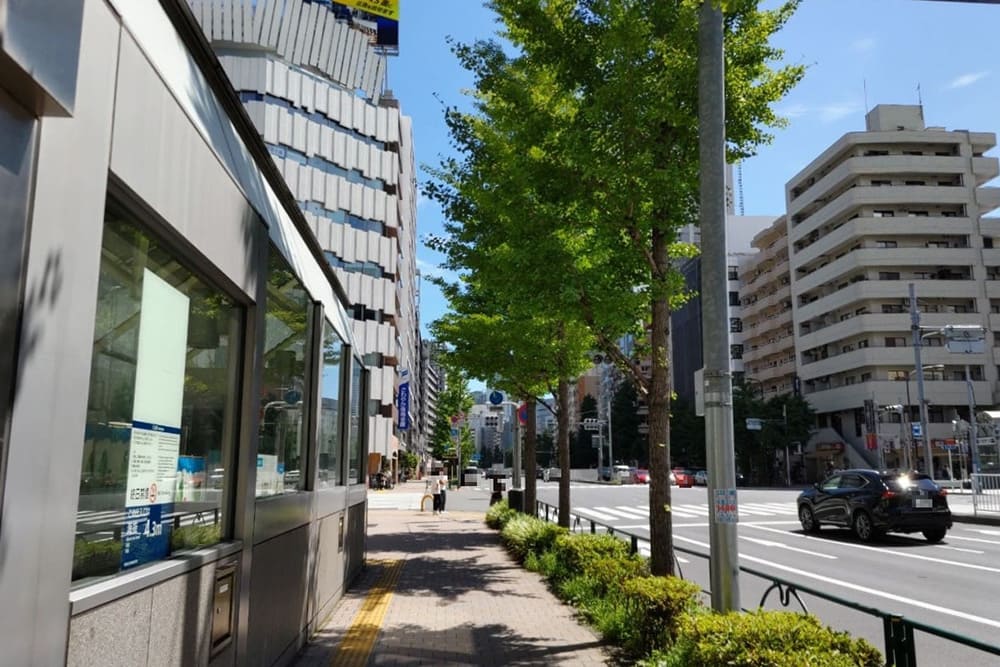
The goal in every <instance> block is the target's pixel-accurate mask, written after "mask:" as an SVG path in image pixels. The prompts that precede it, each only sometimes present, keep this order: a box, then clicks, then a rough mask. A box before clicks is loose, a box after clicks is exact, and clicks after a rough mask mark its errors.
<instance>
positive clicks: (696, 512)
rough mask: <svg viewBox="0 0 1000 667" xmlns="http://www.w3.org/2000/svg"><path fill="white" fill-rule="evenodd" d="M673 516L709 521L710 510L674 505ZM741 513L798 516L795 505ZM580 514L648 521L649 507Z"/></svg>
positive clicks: (743, 506) (744, 506) (757, 506)
mask: <svg viewBox="0 0 1000 667" xmlns="http://www.w3.org/2000/svg"><path fill="white" fill-rule="evenodd" d="M670 512H671V514H673V515H674V516H675V517H677V518H679V519H707V518H708V517H709V514H710V509H709V507H708V504H707V503H702V504H697V505H690V504H683V505H673V506H671V508H670ZM739 512H740V516H741V517H745V518H748V519H749V518H750V517H769V516H777V515H785V516H788V515H791V516H795V515H796V514H797V509H796V507H795V505H794V504H793V503H740V506H739ZM577 513H579V514H580V516H583V517H584V518H594V519H598V520H600V521H612V520H616V519H648V518H649V505H635V506H629V505H617V506H615V507H607V506H604V505H601V506H597V507H576V508H574V514H577Z"/></svg>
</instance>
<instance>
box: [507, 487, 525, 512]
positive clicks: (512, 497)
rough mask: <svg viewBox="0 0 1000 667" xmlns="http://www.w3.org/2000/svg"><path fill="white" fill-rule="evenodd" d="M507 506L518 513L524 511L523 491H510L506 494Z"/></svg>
mask: <svg viewBox="0 0 1000 667" xmlns="http://www.w3.org/2000/svg"><path fill="white" fill-rule="evenodd" d="M507 504H508V505H510V507H511V508H512V509H516V510H517V511H518V512H523V511H524V489H511V490H510V491H508V492H507Z"/></svg>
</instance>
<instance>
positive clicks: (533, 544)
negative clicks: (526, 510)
mask: <svg viewBox="0 0 1000 667" xmlns="http://www.w3.org/2000/svg"><path fill="white" fill-rule="evenodd" d="M563 535H566V529H565V528H561V527H559V526H557V525H556V524H554V523H549V522H548V521H543V520H542V519H539V518H538V517H534V516H529V515H527V514H521V513H520V512H518V513H517V515H516V516H514V517H512V518H510V519H509V520H508V521H507V523H506V525H505V526H504V527H503V529H502V530H501V531H500V539H501V540H502V541H503V543H504V545H505V546H506V547H507V550H508V551H510V552H511V554H513V555H514V557H515V558H517V559H518V560H519V561H522V562H523V561H524V559H525V558H526V557H527V556H528V554H529V553H534V554H540V553H544V552H546V551H548V550H549V549H551V548H552V545H553V544H554V543H555V541H556V539H557V538H559V537H560V536H563Z"/></svg>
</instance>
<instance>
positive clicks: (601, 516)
mask: <svg viewBox="0 0 1000 667" xmlns="http://www.w3.org/2000/svg"><path fill="white" fill-rule="evenodd" d="M576 511H577V512H579V513H580V514H591V515H593V516H594V518H595V519H600V520H601V521H612V520H614V519H617V518H619V517H616V516H611V515H610V514H605V513H603V512H598V511H597V510H592V509H590V508H589V507H578V508H577V510H576ZM584 518H587V517H584Z"/></svg>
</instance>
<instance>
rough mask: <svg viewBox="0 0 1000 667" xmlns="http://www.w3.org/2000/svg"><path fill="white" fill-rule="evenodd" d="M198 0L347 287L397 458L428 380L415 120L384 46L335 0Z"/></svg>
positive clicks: (389, 447)
mask: <svg viewBox="0 0 1000 667" xmlns="http://www.w3.org/2000/svg"><path fill="white" fill-rule="evenodd" d="M190 4H191V7H192V12H193V13H194V14H195V16H196V17H198V19H199V20H200V22H201V25H202V28H203V30H204V31H205V34H206V35H207V36H208V37H209V39H210V41H211V43H212V47H213V48H214V49H215V51H216V53H217V54H218V56H219V60H220V61H221V62H222V64H223V67H224V68H225V70H226V73H227V74H228V76H229V78H230V80H231V82H232V84H233V86H234V88H235V89H236V91H237V93H238V94H239V97H240V99H241V101H242V102H243V104H244V106H245V108H246V111H247V113H248V115H249V116H250V118H251V119H252V120H253V122H254V124H255V125H256V127H257V129H258V131H259V132H260V134H261V136H262V137H263V139H264V142H265V144H266V145H267V147H268V150H269V151H270V153H271V155H272V157H273V159H274V162H275V164H276V165H277V166H278V168H279V169H280V171H281V172H282V174H283V175H284V178H285V180H286V181H287V183H288V185H289V188H290V189H291V191H292V193H293V194H294V195H295V197H296V199H297V200H298V203H299V206H300V207H301V208H302V211H303V212H304V214H305V216H306V218H307V220H308V221H309V224H310V226H311V227H312V231H313V233H314V235H315V237H316V240H317V241H318V242H319V244H320V245H321V246H322V248H323V249H324V251H325V254H326V257H327V259H328V260H329V262H330V264H331V265H332V266H333V267H334V271H335V273H336V275H337V278H338V279H339V282H340V284H341V285H342V287H343V291H344V293H345V296H346V301H347V302H348V308H349V312H350V313H351V315H352V317H353V321H352V322H351V328H352V330H353V334H354V338H355V340H356V341H357V344H358V347H359V348H360V352H361V354H362V355H363V358H364V360H365V363H366V365H367V367H368V369H369V371H370V383H369V387H368V399H369V401H368V403H369V405H368V410H367V414H368V426H369V428H368V433H369V440H370V451H371V452H373V453H378V454H381V455H382V456H383V457H387V458H389V459H392V458H394V455H395V451H396V450H397V449H398V448H399V447H400V445H401V443H400V439H402V441H403V442H402V444H403V445H404V446H406V445H407V444H409V446H411V447H414V446H416V440H417V439H419V435H418V434H417V435H413V429H412V426H410V424H412V422H413V415H416V414H418V413H419V410H420V400H421V395H420V390H421V387H422V385H421V383H420V382H419V380H418V378H416V377H415V376H416V375H417V366H418V364H419V361H420V358H419V351H418V348H419V328H418V313H417V302H416V299H417V297H416V284H417V280H416V268H415V261H416V176H415V171H416V170H415V164H414V158H413V139H412V127H411V121H410V119H409V118H407V117H406V116H404V115H402V114H401V113H400V110H399V103H398V101H397V100H395V99H394V98H393V97H392V93H391V92H390V91H387V90H385V73H386V56H385V55H384V49H382V48H380V47H378V46H377V45H375V44H373V43H372V41H371V34H370V26H369V25H367V24H366V23H364V22H362V23H355V22H354V21H353V20H352V13H351V11H350V10H348V9H347V8H345V7H342V6H339V5H337V4H336V3H319V2H308V1H306V0H284V1H283V2H275V0H233V1H232V2H229V3H211V2H202V1H201V0H190ZM404 371H406V374H407V375H408V379H409V410H408V413H409V414H407V415H400V414H398V409H397V404H396V393H397V389H398V386H399V384H400V381H401V379H402V376H403V375H404V373H403V372H404ZM400 426H403V427H404V428H399V427H400ZM410 440H413V442H410Z"/></svg>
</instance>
